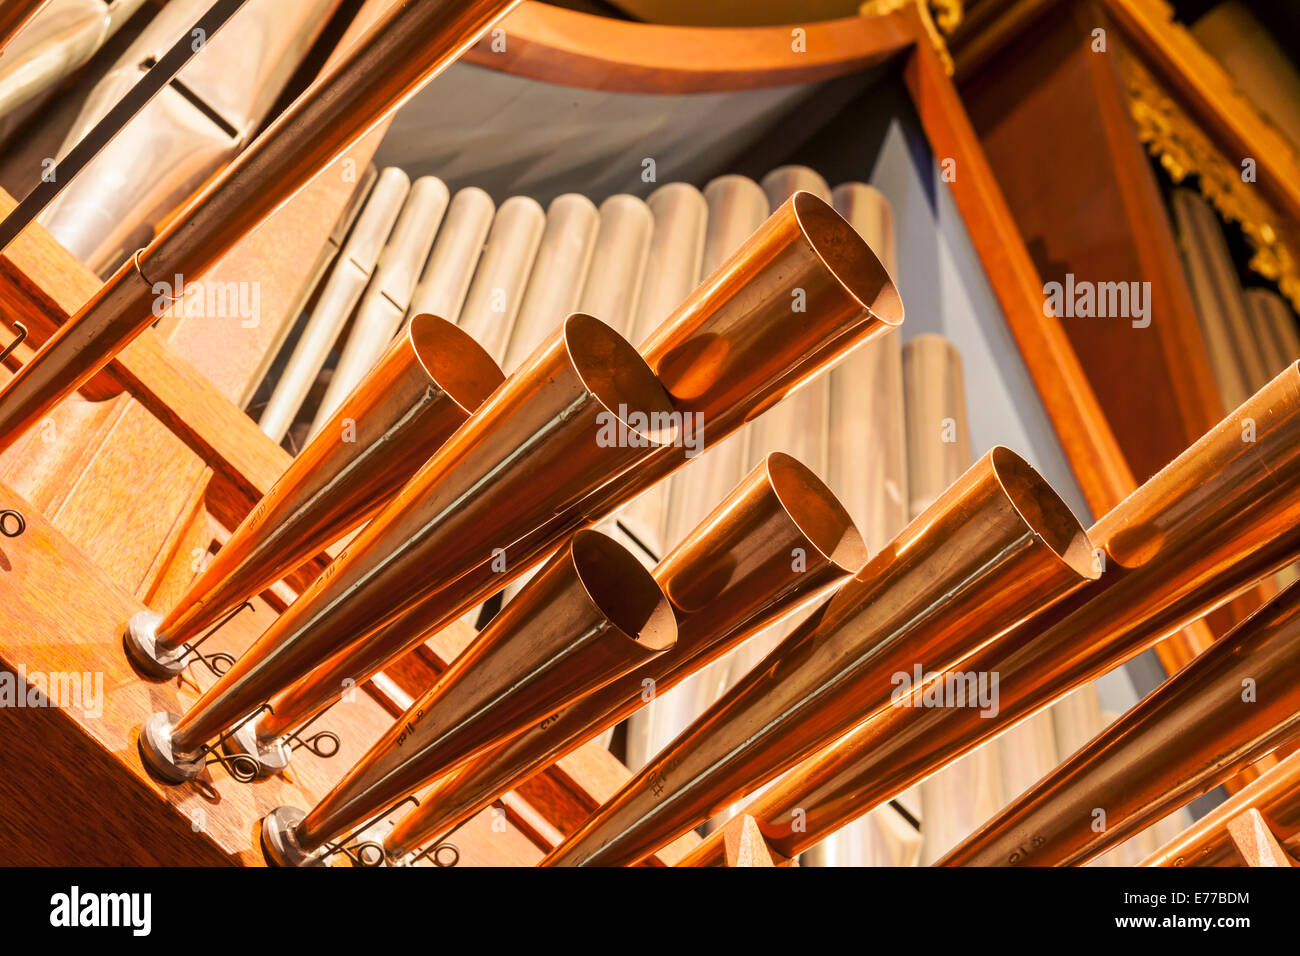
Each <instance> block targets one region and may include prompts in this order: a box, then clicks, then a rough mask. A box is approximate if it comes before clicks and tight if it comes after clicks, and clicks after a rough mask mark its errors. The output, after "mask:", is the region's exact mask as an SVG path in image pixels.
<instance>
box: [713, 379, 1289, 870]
mask: <svg viewBox="0 0 1300 956" xmlns="http://www.w3.org/2000/svg"><path fill="white" fill-rule="evenodd" d="M1089 536H1090V537H1091V539H1092V541H1093V543H1094V544H1096V545H1098V546H1099V547H1100V548H1102V549H1104V550H1102V551H1101V552H1100V553H1099V557H1100V558H1101V559H1102V560H1103V561H1104V564H1105V573H1104V574H1103V575H1102V576H1101V579H1100V580H1099V581H1098V582H1097V583H1095V584H1093V585H1091V586H1090V587H1088V588H1086V589H1085V590H1084V591H1082V592H1080V593H1079V594H1078V595H1076V596H1075V597H1073V598H1071V599H1070V600H1068V601H1066V602H1064V603H1063V604H1062V605H1061V606H1060V607H1058V608H1056V609H1055V610H1054V611H1053V612H1052V613H1050V614H1048V615H1045V616H1043V617H1041V618H1038V619H1035V620H1030V621H1028V622H1027V624H1026V626H1024V627H1022V628H1020V629H1018V630H1016V631H1012V632H1009V633H1008V634H1006V635H1005V636H1004V637H1003V638H1002V639H1000V640H998V641H996V642H994V643H992V644H990V645H987V646H986V647H984V648H982V649H980V651H979V652H977V653H975V654H972V655H970V656H969V657H968V658H967V659H965V660H963V661H961V662H960V663H959V664H958V665H957V666H958V667H960V669H961V670H963V671H966V672H972V671H973V672H994V671H996V672H997V673H998V674H999V675H1000V683H999V688H1000V691H999V710H998V714H997V716H996V717H994V718H992V719H985V718H981V717H980V716H979V714H978V712H974V711H971V710H969V709H966V708H919V709H918V708H890V709H889V710H888V711H885V712H883V713H881V714H878V715H877V716H876V717H874V718H872V719H871V720H869V721H867V722H866V723H864V724H862V725H861V726H859V727H858V728H856V729H855V730H854V731H853V733H852V734H850V735H848V736H847V737H845V738H844V739H843V740H841V741H840V742H839V743H837V744H836V745H835V747H833V748H827V749H826V750H825V751H823V752H822V753H820V754H818V755H817V756H816V757H815V758H814V759H813V760H809V761H807V762H805V763H804V764H803V765H802V766H801V767H800V768H799V773H798V774H797V775H790V776H788V777H787V778H786V779H785V780H784V781H782V783H781V785H778V786H777V787H774V788H772V789H771V790H769V791H768V792H767V793H765V794H764V795H763V796H762V798H761V799H759V800H757V801H755V802H753V803H751V804H750V805H749V806H748V807H746V811H745V812H747V813H749V814H751V815H752V816H753V817H754V819H755V820H757V821H758V825H759V828H760V829H761V830H762V831H763V834H764V836H765V838H766V839H767V840H768V842H769V843H771V844H772V845H773V846H774V847H775V848H776V849H777V850H778V851H779V852H780V853H782V854H785V855H788V856H793V855H795V854H797V853H799V852H800V850H801V849H802V848H803V847H805V846H808V845H811V843H815V842H816V841H817V840H818V839H820V838H821V836H823V835H825V834H827V833H831V832H833V831H834V830H835V829H837V828H838V827H839V826H841V825H842V824H843V823H845V822H846V821H847V820H851V819H853V818H854V817H856V816H857V815H859V814H861V813H864V812H865V811H867V810H869V809H871V808H872V807H874V806H876V805H877V804H879V803H881V802H883V801H884V800H887V799H889V798H890V797H891V796H893V795H894V794H897V793H899V792H900V791H902V790H904V789H906V788H907V787H909V786H911V785H912V784H913V783H916V782H918V781H920V780H922V779H923V778H925V777H927V776H929V775H930V774H931V773H933V772H934V771H935V770H937V769H938V768H939V767H941V766H943V765H944V764H946V763H948V762H949V761H951V760H954V759H956V758H957V757H959V756H961V755H962V754H963V753H966V752H967V751H968V750H971V749H972V748H974V747H976V746H978V745H979V744H981V743H982V742H984V741H985V740H988V739H990V738H992V737H994V736H996V735H997V734H999V733H1001V732H1002V731H1004V730H1005V729H1006V728H1007V727H1010V726H1012V725H1014V724H1015V723H1017V722H1019V721H1020V720H1022V719H1024V718H1025V717H1028V716H1030V715H1032V714H1034V713H1035V712H1036V711H1038V710H1039V709H1041V708H1042V707H1045V706H1046V705H1048V704H1050V703H1051V702H1052V701H1054V700H1056V699H1057V698H1059V697H1063V696H1064V695H1065V694H1067V693H1069V692H1070V691H1071V690H1073V689H1074V688H1075V687H1078V686H1080V685H1082V684H1084V683H1086V682H1087V681H1090V680H1095V679H1096V678H1097V677H1100V676H1101V675H1102V674H1105V673H1107V672H1109V671H1111V670H1113V669H1114V668H1115V667H1117V666H1119V665H1120V664H1122V663H1123V662H1124V661H1126V660H1129V659H1130V658H1132V657H1134V656H1135V655H1137V654H1138V653H1140V652H1141V651H1143V650H1145V649H1147V648H1149V647H1151V646H1153V645H1154V644H1156V643H1157V642H1158V641H1160V640H1162V639H1164V638H1165V637H1168V636H1169V635H1171V634H1174V633H1177V632H1178V631H1179V630H1181V629H1182V628H1183V627H1185V626H1186V625H1187V624H1189V623H1191V622H1193V621H1195V620H1197V619H1198V618H1200V617H1202V616H1204V615H1205V614H1207V613H1209V612H1210V611H1211V610H1213V609H1214V608H1216V607H1218V606H1220V605H1222V604H1224V603H1225V602H1227V601H1229V600H1231V599H1232V598H1233V597H1234V596H1236V595H1237V594H1239V593H1241V592H1242V591H1244V590H1246V589H1248V588H1250V587H1252V586H1253V585H1254V584H1256V583H1257V582H1258V581H1259V580H1261V579H1262V578H1264V577H1266V576H1267V575H1269V574H1271V573H1272V572H1274V571H1276V570H1277V569H1279V568H1281V567H1284V566H1285V565H1287V564H1289V563H1291V562H1293V561H1294V560H1296V559H1297V558H1298V557H1300V366H1296V365H1293V366H1291V367H1290V368H1289V369H1287V370H1286V371H1284V372H1283V373H1282V374H1280V375H1279V376H1278V377H1277V378H1275V379H1274V380H1273V381H1272V382H1270V383H1269V384H1268V385H1266V386H1265V387H1264V388H1262V389H1261V390H1260V391H1259V392H1257V393H1256V394H1255V395H1254V396H1253V397H1252V398H1251V399H1250V400H1249V401H1247V402H1246V404H1244V405H1243V406H1242V407H1241V408H1238V409H1237V410H1235V411H1234V412H1233V413H1232V414H1230V415H1229V416H1228V417H1227V418H1225V419H1224V420H1223V421H1222V422H1220V423H1219V424H1218V425H1217V426H1216V427H1215V428H1213V429H1211V430H1210V431H1209V432H1208V433H1207V434H1206V435H1204V436H1203V437H1202V438H1201V439H1199V440H1198V441H1197V442H1196V443H1195V444H1193V445H1192V446H1191V447H1190V448H1188V449H1187V450H1186V451H1184V452H1183V453H1182V454H1181V455H1179V456H1178V457H1177V458H1176V459H1174V461H1172V462H1170V463H1169V464H1168V465H1166V466H1165V467H1164V468H1163V469H1161V470H1160V471H1159V472H1158V473H1157V474H1155V475H1154V476H1152V477H1151V478H1150V479H1148V480H1147V481H1146V482H1145V483H1144V484H1143V485H1142V486H1141V487H1140V488H1138V489H1137V490H1136V491H1134V492H1133V493H1132V494H1131V495H1129V496H1128V497H1127V498H1125V499H1124V501H1122V502H1120V504H1119V505H1117V506H1116V507H1115V508H1114V509H1113V510H1112V511H1111V512H1110V513H1109V514H1107V515H1106V516H1105V517H1103V518H1102V519H1101V520H1100V521H1098V522H1097V523H1096V524H1095V525H1094V526H1093V527H1092V529H1091V530H1090V531H1089ZM795 810H798V811H799V812H800V816H799V818H798V820H799V827H798V828H797V829H795V828H792V826H791V823H792V819H793V818H792V816H791V814H792V813H794V811H795ZM688 859H689V862H690V863H692V864H700V865H713V864H716V863H718V862H719V861H720V860H721V859H722V857H721V846H720V844H719V843H718V842H717V841H714V840H711V839H710V840H706V841H705V842H704V843H703V844H701V845H700V846H699V847H697V848H696V849H695V850H694V851H692V852H691V854H690V855H689V858H688Z"/></svg>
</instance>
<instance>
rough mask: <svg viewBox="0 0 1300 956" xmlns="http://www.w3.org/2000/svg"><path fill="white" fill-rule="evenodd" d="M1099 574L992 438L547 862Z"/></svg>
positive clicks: (832, 720) (699, 817)
mask: <svg viewBox="0 0 1300 956" xmlns="http://www.w3.org/2000/svg"><path fill="white" fill-rule="evenodd" d="M1096 577H1097V572H1096V571H1095V570H1094V569H1093V564H1092V548H1091V545H1090V544H1089V542H1088V537H1087V535H1086V534H1085V533H1084V530H1083V528H1082V526H1080V525H1079V523H1078V521H1077V520H1076V519H1075V517H1074V515H1072V514H1071V513H1070V509H1069V507H1068V506H1066V504H1065V503H1064V502H1063V501H1061V499H1060V497H1059V496H1057V494H1056V493H1055V492H1054V491H1052V489H1051V488H1050V487H1049V486H1048V484H1047V483H1046V482H1045V481H1044V480H1043V479H1042V477H1041V476H1039V475H1038V473H1037V472H1035V471H1034V470H1033V469H1032V468H1031V467H1029V465H1028V464H1026V463H1025V461H1024V460H1023V459H1021V458H1020V457H1019V456H1018V455H1016V454H1014V453H1013V452H1011V451H1009V450H1007V449H1005V448H1001V447H998V448H994V449H993V450H992V451H990V452H989V453H988V454H987V455H985V456H984V457H983V458H981V459H980V460H979V461H978V462H976V463H975V464H974V465H973V466H972V467H971V468H970V469H969V470H968V471H967V472H966V473H965V474H964V475H963V476H962V477H961V478H960V479H958V480H957V481H956V482H955V483H954V484H953V485H952V487H951V488H949V489H948V491H947V492H946V493H945V494H944V495H943V496H942V497H941V498H940V499H939V500H937V501H936V502H935V503H934V504H933V505H931V507H929V508H927V509H926V510H925V511H923V512H922V513H921V514H920V515H919V516H918V517H917V518H916V519H915V520H913V521H912V522H911V523H909V524H908V526H907V527H906V528H905V529H904V530H903V532H902V533H901V534H900V535H899V536H898V537H897V538H895V539H894V541H893V542H891V543H890V545H889V547H888V548H886V549H885V550H884V551H882V552H880V553H878V554H877V555H876V556H875V557H873V558H872V559H871V560H870V561H868V562H867V564H866V566H865V567H863V568H862V570H860V571H859V572H858V573H857V574H855V575H854V576H853V578H851V579H850V580H849V581H848V582H847V583H846V584H845V585H844V586H843V587H842V588H840V590H839V591H838V592H837V593H836V594H835V596H834V597H832V598H831V599H830V600H829V601H828V602H827V603H826V604H824V605H823V606H822V607H821V608H819V609H817V610H816V611H814V612H813V614H812V616H811V617H810V618H808V620H807V621H806V622H805V623H804V624H803V625H801V626H800V627H799V628H798V629H797V630H796V631H795V632H794V633H793V634H792V635H790V637H788V638H787V639H786V640H785V641H783V642H782V643H781V645H780V646H778V647H777V648H776V649H775V650H774V651H773V652H772V653H771V654H770V655H768V657H766V658H765V659H764V660H762V661H760V662H759V663H758V665H757V666H756V667H755V668H754V669H753V670H752V671H750V672H749V674H748V675H746V676H745V677H744V678H743V679H742V680H741V681H740V683H738V684H737V685H736V686H735V687H733V688H732V689H731V690H730V691H728V693H727V694H726V695H725V696H723V698H722V699H721V700H719V701H718V702H717V703H716V704H715V705H714V706H713V707H712V708H710V709H709V710H708V711H707V712H705V714H704V715H703V716H702V717H700V719H699V720H697V721H696V722H695V723H694V724H692V725H691V726H690V727H688V728H687V729H686V730H685V731H683V733H682V734H681V735H680V736H679V737H678V738H677V739H676V740H674V741H673V742H672V743H671V744H669V745H668V747H667V748H665V750H664V751H663V752H662V753H660V754H659V756H658V757H656V758H655V759H654V760H653V761H651V762H650V763H649V764H648V765H647V766H646V767H645V768H643V769H642V770H641V771H640V773H638V774H637V775H636V776H635V777H633V778H632V780H631V781H629V782H628V783H627V784H626V785H625V786H624V787H623V788H622V789H621V790H619V792H618V793H616V794H615V795H614V796H613V797H612V798H611V799H610V800H609V801H608V802H607V803H606V804H605V805H604V806H603V807H602V808H601V809H600V810H598V811H597V812H596V813H595V814H594V815H593V816H592V817H591V818H590V819H589V820H588V821H587V822H586V823H585V824H583V826H581V827H580V828H579V829H578V830H577V831H575V832H574V833H573V834H572V835H571V836H570V837H569V838H568V839H567V840H566V841H565V842H564V843H563V844H561V845H560V846H559V847H557V848H556V849H555V850H554V851H553V852H552V853H551V855H550V856H548V857H547V858H546V860H544V861H543V865H549V866H573V865H620V864H630V863H634V862H636V861H637V860H639V859H641V858H642V857H644V856H646V855H647V854H649V853H652V852H653V851H655V850H656V849H658V848H659V847H661V846H663V845H664V844H666V843H669V842H671V841H672V840H674V839H676V838H677V837H679V836H681V835H682V834H683V833H685V832H686V831H687V830H689V829H690V828H691V827H693V826H696V825H698V824H700V823H703V822H704V821H705V820H707V819H709V817H710V816H712V814H714V813H716V812H717V811H719V810H721V809H723V808H725V807H726V806H727V805H728V804H729V803H731V802H732V801H733V800H735V799H736V798H738V797H740V796H742V795H743V794H744V793H746V792H748V791H752V790H753V789H754V788H756V787H759V786H761V785H762V784H764V783H766V782H767V781H769V780H771V779H773V778H775V777H776V776H778V775H779V774H780V773H781V772H782V771H784V770H787V769H789V768H790V767H792V766H794V765H795V764H796V763H798V762H799V761H800V760H801V759H803V758H804V757H806V756H808V755H809V754H811V753H813V752H814V751H815V750H817V749H818V748H819V747H821V746H823V745H825V744H827V743H830V742H831V741H832V740H834V739H835V738H836V737H837V736H839V735H842V734H844V733H846V732H847V731H849V730H850V729H851V728H852V727H854V726H855V725H856V724H858V723H861V722H862V721H863V720H865V719H867V718H868V717H870V716H871V715H872V714H873V713H875V712H877V711H880V710H884V709H888V708H889V706H890V703H891V699H898V698H900V695H901V699H903V700H904V701H906V700H910V699H912V698H913V697H919V696H920V694H921V690H922V689H921V687H920V686H917V687H914V688H913V687H910V686H906V687H903V688H900V678H901V679H902V680H903V681H904V682H910V681H911V675H912V673H913V672H914V670H919V671H922V672H924V671H926V670H932V671H941V670H942V669H944V668H945V667H946V666H947V665H948V663H949V662H950V661H953V660H957V659H959V658H960V657H962V656H963V655H965V654H968V653H969V652H971V651H972V650H974V649H975V648H978V647H980V646H982V645H983V644H985V643H987V642H989V641H993V640H996V639H997V638H998V636H999V635H1001V634H1003V633H1004V632H1005V631H1007V630H1008V629H1010V628H1013V627H1015V626H1016V625H1017V624H1018V623H1020V622H1022V621H1024V620H1026V619H1027V618H1030V617H1032V616H1034V615H1036V614H1040V613H1043V612H1044V611H1045V610H1046V609H1049V608H1051V606H1052V605H1053V604H1055V603H1057V602H1059V601H1060V600H1062V599H1063V598H1066V597H1067V596H1068V595H1070V594H1072V593H1075V592H1077V591H1078V590H1079V589H1080V588H1082V587H1083V586H1084V584H1085V583H1086V582H1088V581H1089V580H1095V579H1096ZM917 683H918V685H919V684H920V682H919V681H918V682H917ZM891 687H892V688H894V690H893V693H892V694H891V692H890V688H891ZM981 696H983V695H981ZM982 706H983V705H982V703H981V707H982ZM981 707H976V708H973V709H974V712H975V713H980V710H981Z"/></svg>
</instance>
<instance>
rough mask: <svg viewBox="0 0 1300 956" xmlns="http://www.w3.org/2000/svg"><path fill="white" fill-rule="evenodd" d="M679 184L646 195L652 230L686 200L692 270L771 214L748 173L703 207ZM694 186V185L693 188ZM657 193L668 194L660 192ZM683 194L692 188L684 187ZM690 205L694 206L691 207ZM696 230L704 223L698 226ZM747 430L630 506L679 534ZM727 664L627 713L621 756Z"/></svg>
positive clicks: (713, 690)
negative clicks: (695, 245) (655, 515)
mask: <svg viewBox="0 0 1300 956" xmlns="http://www.w3.org/2000/svg"><path fill="white" fill-rule="evenodd" d="M682 185H684V184H680V183H678V184H670V185H668V186H664V187H663V188H662V189H660V190H656V192H655V193H653V194H651V196H650V199H649V200H647V202H648V203H649V204H652V206H653V208H654V211H655V225H656V230H657V229H658V226H659V219H660V214H661V213H660V209H661V207H663V206H664V205H667V204H669V203H671V204H672V206H685V208H686V212H685V213H678V214H676V215H675V216H674V219H675V220H676V221H678V222H683V221H685V225H684V226H683V227H681V228H682V230H683V232H684V233H685V234H684V235H683V237H682V240H681V241H682V242H683V243H685V242H687V241H690V240H696V241H698V242H699V243H700V248H699V249H698V250H696V256H697V258H696V260H695V265H696V270H697V276H698V275H709V274H710V273H712V272H713V271H714V270H715V269H717V267H718V266H719V265H721V264H722V263H723V262H725V261H726V259H727V258H728V257H729V256H731V255H732V254H733V253H734V252H735V251H736V249H738V248H739V247H740V245H741V243H743V242H744V241H745V240H746V239H747V238H749V236H750V235H751V234H752V233H753V232H754V230H755V229H757V228H758V227H759V226H761V225H762V224H763V220H765V219H766V218H767V217H768V214H769V209H768V205H767V196H766V195H764V193H763V190H762V189H761V188H760V187H759V185H758V183H756V182H754V181H753V180H752V179H749V178H747V177H745V176H735V175H729V176H719V177H718V178H716V179H714V180H712V181H710V182H709V183H708V185H706V186H705V187H704V192H703V193H702V194H697V195H698V196H699V199H700V200H702V205H703V209H700V208H699V207H700V203H699V202H698V201H695V200H694V197H691V198H685V197H682V196H681V195H680V190H677V191H676V192H677V193H678V196H677V197H676V198H674V197H671V196H669V195H667V191H668V190H670V189H673V187H674V186H682ZM686 188H687V189H691V187H686ZM691 192H694V190H693V189H691ZM661 193H662V194H665V195H663V196H661V195H660V194H661ZM686 196H690V194H689V193H687V194H686ZM692 205H693V206H694V207H695V208H694V211H693V212H692V210H691V206H692ZM672 206H670V207H669V208H672ZM692 217H699V218H700V219H701V222H700V223H699V225H694V226H693V225H692V224H691V223H690V219H691V218H692ZM698 230H703V233H702V234H701V233H700V232H698ZM696 237H698V239H696ZM652 255H653V252H652ZM882 268H885V269H886V271H888V263H883V264H882ZM647 281H648V282H653V281H655V274H652V275H651V276H649V277H647ZM698 281H699V280H698V277H697V278H696V279H695V280H693V281H692V283H691V287H692V288H693V287H694V285H695V283H696V282H698ZM680 301H681V298H680V297H679V298H677V299H675V300H674V304H676V303H678V302H680ZM662 316H663V313H661V314H659V315H655V316H649V315H643V316H642V317H641V319H639V320H638V323H637V336H638V337H639V338H640V339H641V340H644V338H645V337H646V336H648V335H649V334H650V333H651V332H652V331H653V330H654V328H655V327H656V326H657V325H658V324H659V322H660V321H661V320H662ZM750 431H751V429H750V428H748V427H742V428H740V429H739V430H737V431H736V432H735V433H733V434H732V435H730V436H729V437H728V438H727V439H726V440H725V441H721V442H710V447H709V448H708V450H707V451H705V453H704V454H703V455H702V456H700V457H699V458H698V459H697V460H694V461H692V462H691V463H690V464H689V466H688V467H686V468H683V469H681V470H680V471H678V472H677V473H676V474H674V475H673V476H672V478H671V479H669V480H668V481H663V482H660V483H659V484H658V485H657V486H655V487H653V488H651V489H650V490H649V491H647V492H646V493H645V494H643V495H641V496H640V497H639V498H638V499H637V500H636V501H635V502H633V504H632V507H634V508H637V509H641V510H643V511H644V512H646V513H652V512H654V511H659V512H661V513H662V514H663V515H664V519H663V533H664V540H665V541H667V542H668V543H669V544H672V543H675V542H677V541H680V540H681V539H682V537H683V536H684V535H685V534H686V533H687V532H688V531H689V530H690V529H691V528H693V527H695V525H696V523H697V522H699V521H700V519H702V518H703V517H704V516H705V515H707V514H708V513H709V510H710V509H711V508H712V507H713V505H714V502H716V501H717V500H718V499H719V498H720V497H721V496H722V495H723V494H724V493H725V492H726V490H727V489H728V488H731V487H732V486H733V485H735V483H736V482H737V481H739V480H740V478H741V477H742V476H743V475H744V474H745V462H746V456H747V454H748V445H749V432H750ZM726 670H727V664H726V661H723V660H718V661H715V662H714V663H713V664H711V665H710V666H709V667H706V668H704V669H702V670H700V671H697V672H696V673H694V674H692V675H691V676H690V677H688V678H687V679H686V680H684V681H682V683H681V684H680V685H679V686H678V687H675V688H673V690H671V691H669V692H668V693H666V694H661V695H658V696H656V697H655V699H654V700H652V701H650V703H649V704H647V705H646V706H645V707H644V708H642V709H641V710H640V711H638V712H637V713H635V714H633V715H632V717H631V718H629V722H628V728H627V748H626V758H625V759H626V762H627V765H628V767H629V768H630V769H632V770H637V769H639V768H640V767H641V766H642V765H643V764H645V762H646V761H647V760H649V759H650V758H651V757H652V756H654V755H655V754H656V753H658V752H659V750H660V749H661V748H662V747H663V745H664V744H666V743H668V741H670V740H672V739H673V738H674V737H676V736H677V735H678V734H679V733H681V731H682V730H684V729H685V728H686V727H687V726H688V725H689V724H690V723H691V721H693V720H694V719H695V718H696V717H698V716H699V715H700V714H702V713H703V712H704V709H705V708H706V707H708V706H709V705H710V704H712V703H713V702H714V701H715V700H717V699H718V697H719V696H720V695H721V694H722V691H723V690H724V689H725V685H724V684H723V683H722V680H723V679H724V678H725V676H726Z"/></svg>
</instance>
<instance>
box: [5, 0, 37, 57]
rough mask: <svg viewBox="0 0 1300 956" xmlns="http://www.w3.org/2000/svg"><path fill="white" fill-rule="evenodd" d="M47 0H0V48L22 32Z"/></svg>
mask: <svg viewBox="0 0 1300 956" xmlns="http://www.w3.org/2000/svg"><path fill="white" fill-rule="evenodd" d="M48 2H49V0H0V50H3V49H4V48H5V47H6V46H8V45H9V41H10V40H12V39H13V38H14V37H16V36H17V35H18V34H19V33H21V32H22V29H23V27H25V26H27V24H28V23H29V22H31V19H32V18H33V17H34V16H36V14H38V13H40V12H41V7H43V6H45V4H46V3H48Z"/></svg>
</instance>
